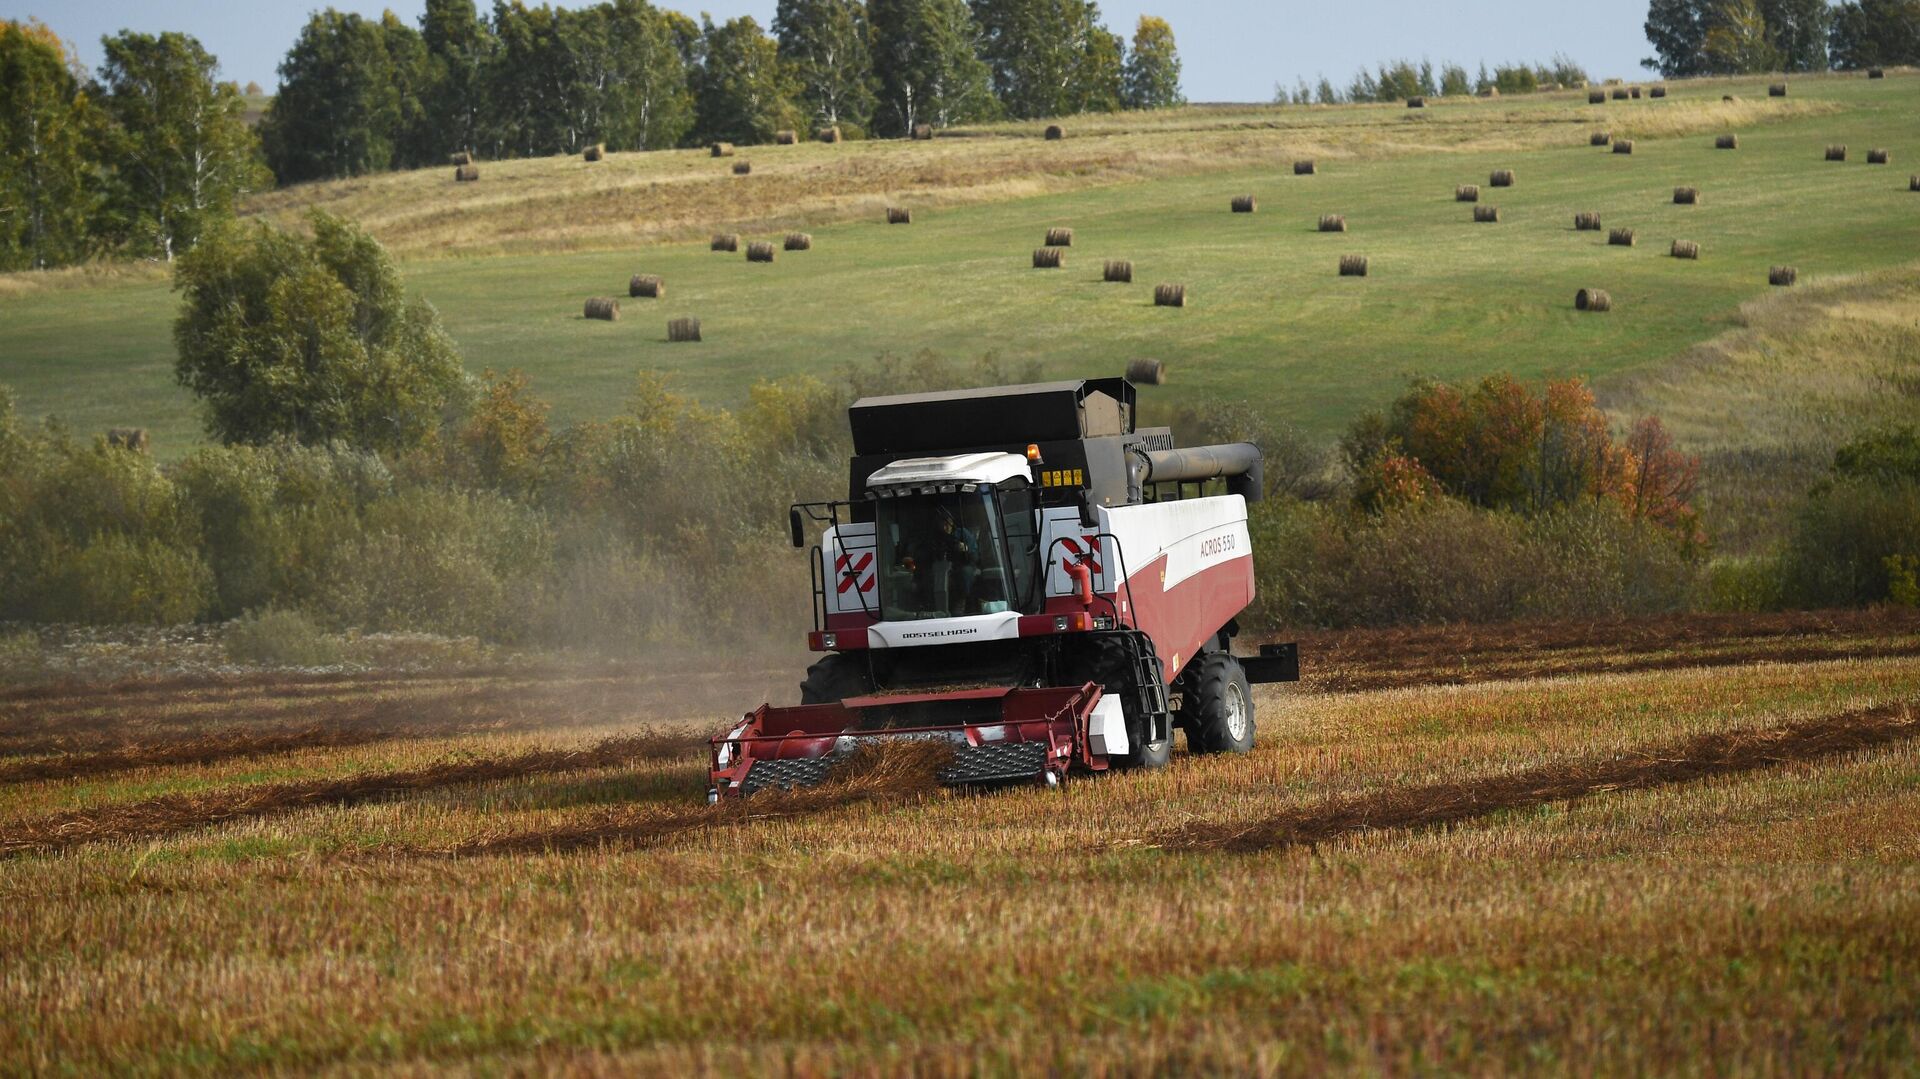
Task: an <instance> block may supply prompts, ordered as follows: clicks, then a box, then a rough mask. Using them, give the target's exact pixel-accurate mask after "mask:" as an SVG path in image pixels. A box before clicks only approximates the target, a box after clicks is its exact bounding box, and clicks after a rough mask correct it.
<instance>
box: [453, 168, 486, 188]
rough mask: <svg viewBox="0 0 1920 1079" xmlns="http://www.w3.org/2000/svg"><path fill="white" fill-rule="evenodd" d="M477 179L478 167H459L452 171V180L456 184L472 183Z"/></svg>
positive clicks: (478, 175) (478, 174)
mask: <svg viewBox="0 0 1920 1079" xmlns="http://www.w3.org/2000/svg"><path fill="white" fill-rule="evenodd" d="M479 178H480V166H478V165H461V166H460V167H459V168H456V169H454V170H453V179H454V181H455V182H456V183H462V184H465V183H472V182H473V181H475V180H478V179H479Z"/></svg>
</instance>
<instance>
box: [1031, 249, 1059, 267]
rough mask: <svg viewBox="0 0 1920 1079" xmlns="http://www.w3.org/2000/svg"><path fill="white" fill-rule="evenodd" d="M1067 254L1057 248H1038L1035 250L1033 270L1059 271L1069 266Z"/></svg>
mask: <svg viewBox="0 0 1920 1079" xmlns="http://www.w3.org/2000/svg"><path fill="white" fill-rule="evenodd" d="M1066 256H1067V253H1066V252H1065V251H1062V250H1060V249H1059V248H1057V247H1036V248H1034V249H1033V268H1034V269H1036V270H1057V269H1059V268H1061V267H1062V266H1065V265H1066V264H1067V257H1066Z"/></svg>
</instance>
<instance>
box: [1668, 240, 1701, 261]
mask: <svg viewBox="0 0 1920 1079" xmlns="http://www.w3.org/2000/svg"><path fill="white" fill-rule="evenodd" d="M1667 254H1669V255H1672V256H1673V257H1674V258H1677V259H1696V260H1697V259H1698V258H1699V257H1700V245H1699V244H1697V243H1694V242H1693V241H1692V240H1675V241H1673V247H1671V248H1669V249H1668V251H1667Z"/></svg>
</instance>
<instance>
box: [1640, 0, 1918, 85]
mask: <svg viewBox="0 0 1920 1079" xmlns="http://www.w3.org/2000/svg"><path fill="white" fill-rule="evenodd" d="M1646 32H1647V40H1648V41H1649V42H1650V43H1651V44H1652V45H1653V51H1654V54H1655V55H1653V56H1651V57H1648V58H1647V59H1645V60H1642V61H1641V64H1642V65H1643V66H1645V67H1648V68H1652V69H1656V70H1658V71H1659V72H1660V73H1661V74H1663V75H1666V76H1668V77H1670V78H1685V77H1688V76H1694V75H1742V74H1751V73H1756V72H1763V71H1825V70H1827V69H1828V68H1839V69H1841V70H1858V69H1860V68H1868V67H1884V66H1894V65H1902V64H1920V0H1847V2H1845V3H1841V4H1829V3H1828V2H1827V0H1652V3H1651V4H1650V5H1649V6H1648V8H1647V21H1646Z"/></svg>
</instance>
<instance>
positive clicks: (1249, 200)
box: [1233, 195, 1255, 214]
mask: <svg viewBox="0 0 1920 1079" xmlns="http://www.w3.org/2000/svg"><path fill="white" fill-rule="evenodd" d="M1254 208H1255V203H1254V201H1253V196H1252V195H1235V196H1234V197H1233V212H1234V213H1236V214H1250V213H1252V212H1253V211H1254Z"/></svg>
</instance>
